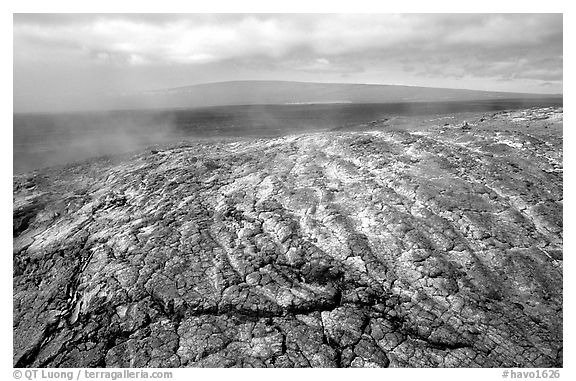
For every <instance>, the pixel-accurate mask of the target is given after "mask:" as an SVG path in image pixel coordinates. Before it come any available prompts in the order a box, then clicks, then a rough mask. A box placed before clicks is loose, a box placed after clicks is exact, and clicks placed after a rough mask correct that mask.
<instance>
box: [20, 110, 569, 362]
mask: <svg viewBox="0 0 576 381" xmlns="http://www.w3.org/2000/svg"><path fill="white" fill-rule="evenodd" d="M542 115H545V116H546V118H545V119H546V120H545V122H546V123H547V124H546V126H552V125H553V123H559V124H560V127H559V128H557V129H556V130H555V131H560V134H558V133H556V134H555V133H554V129H553V128H550V129H546V130H545V131H546V133H543V132H542V131H544V129H543V128H540V127H542V126H543V124H538V123H540V122H541V120H542V119H544V118H543V116H542ZM511 118H512V119H511ZM513 118H516V119H518V118H522V128H519V126H518V128H515V127H514V126H515V124H514V123H515V119H513ZM475 120H476V119H475ZM526 122H528V123H533V124H531V127H530V129H528V130H527V129H525V128H524V127H523V126H524V125H525V123H526ZM542 123H543V122H542ZM561 123H562V119H561V110H560V112H558V110H554V109H551V110H544V111H542V110H540V111H539V110H530V111H529V112H527V113H525V114H521V113H520V114H518V113H516V114H509V113H508V114H495V115H494V116H492V117H490V118H489V119H487V120H485V121H484V122H483V123H482V124H481V125H477V126H475V127H474V128H473V129H469V130H466V131H465V132H463V131H462V129H460V128H452V129H450V128H448V129H447V128H443V127H437V128H436V127H430V128H428V129H423V130H420V131H411V132H408V131H401V130H395V131H386V130H375V131H363V132H334V133H323V134H308V135H298V136H288V137H281V138H275V139H257V140H251V141H248V140H242V141H237V142H233V141H232V142H230V141H229V142H222V143H205V144H194V143H188V144H184V145H176V146H171V147H163V148H162V150H160V149H154V150H151V151H149V152H145V153H142V154H140V155H137V156H134V157H132V158H126V159H125V160H116V161H114V162H112V161H109V160H108V159H100V160H96V161H93V162H92V163H90V164H82V165H76V166H74V165H73V166H69V167H66V168H54V169H50V170H47V171H44V172H43V173H42V176H41V177H40V176H38V175H34V174H24V175H20V176H16V177H14V224H13V226H14V229H13V233H14V247H13V251H14V258H13V263H14V281H13V282H14V283H13V285H14V286H13V287H14V288H13V297H14V315H13V325H14V358H13V363H14V366H16V367H231V366H236V367H388V366H390V367H437V366H440V367H477V366H479V367H561V366H562V365H563V359H562V347H563V343H562V295H563V293H562V274H563V270H562V263H563V262H562V259H563V255H562V210H563V206H562V202H563V192H562V180H563V175H562V136H561ZM539 126H540V127H539Z"/></svg>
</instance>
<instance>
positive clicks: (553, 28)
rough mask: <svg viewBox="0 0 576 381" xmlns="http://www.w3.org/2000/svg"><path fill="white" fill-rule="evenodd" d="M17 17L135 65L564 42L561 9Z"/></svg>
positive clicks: (44, 35)
mask: <svg viewBox="0 0 576 381" xmlns="http://www.w3.org/2000/svg"><path fill="white" fill-rule="evenodd" d="M14 22H15V26H14V34H15V40H18V39H29V40H32V41H35V42H36V43H39V44H40V43H53V44H54V43H56V44H57V43H60V44H62V45H66V46H68V47H70V48H75V49H81V50H85V51H89V52H90V51H107V52H110V54H120V55H127V56H134V57H140V58H142V60H141V61H138V60H136V62H133V63H134V64H138V63H143V62H150V63H152V62H164V63H175V64H191V63H192V64H193V63H206V62H215V61H222V60H227V59H237V58H246V57H267V58H282V57H286V56H290V55H293V54H295V53H298V52H300V53H302V52H307V53H308V54H309V55H316V56H318V57H319V58H320V57H323V58H324V59H329V57H330V56H342V55H351V54H355V53H359V52H362V53H364V54H367V55H370V54H374V53H383V52H390V53H396V52H398V51H404V54H406V52H412V51H420V52H428V53H431V54H433V53H435V52H436V51H437V50H443V51H446V50H452V51H453V53H455V51H454V50H455V49H461V48H464V49H465V50H473V49H481V50H487V51H491V50H502V49H508V48H513V49H518V48H523V49H526V50H533V49H545V50H546V51H549V50H551V49H552V50H555V51H556V53H559V52H561V46H562V16H561V15H555V14H541V15H514V14H511V15H491V14H486V15H484V14H477V15H474V14H472V15H458V14H450V15H434V14H428V15H417V14H416V15H412V14H410V15H392V14H381V15H373V14H345V15H335V14H329V15H93V16H90V15H21V16H17V17H15V21H14ZM326 57H328V58H326ZM127 63H128V64H129V63H130V62H127Z"/></svg>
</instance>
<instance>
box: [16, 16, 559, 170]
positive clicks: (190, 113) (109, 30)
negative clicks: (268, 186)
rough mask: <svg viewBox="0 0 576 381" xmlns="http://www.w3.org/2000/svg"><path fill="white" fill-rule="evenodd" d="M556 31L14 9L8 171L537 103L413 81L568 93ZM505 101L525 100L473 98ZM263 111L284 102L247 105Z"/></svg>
mask: <svg viewBox="0 0 576 381" xmlns="http://www.w3.org/2000/svg"><path fill="white" fill-rule="evenodd" d="M562 23H563V18H562V15H561V14H15V15H14V18H13V32H14V33H13V39H14V41H13V42H14V45H13V46H14V50H13V101H14V109H13V111H14V122H13V160H14V162H13V171H14V173H20V172H25V171H30V170H33V169H37V168H41V167H46V166H53V165H58V164H67V163H72V162H76V161H79V160H84V159H87V158H91V157H95V156H100V155H108V154H116V153H121V152H129V151H135V150H139V149H142V148H143V147H146V146H149V145H152V144H158V143H166V142H171V141H175V140H181V139H189V138H190V139H199V138H214V137H229V136H235V137H239V136H275V135H280V134H283V133H290V132H302V131H309V130H317V131H318V130H329V129H338V128H342V127H346V126H349V125H351V124H354V123H365V122H368V121H371V120H375V119H382V118H391V117H394V116H397V115H404V116H413V115H421V114H422V113H435V112H441V111H449V112H456V111H472V110H495V109H501V108H502V107H504V106H503V105H507V106H506V107H519V106H520V105H523V104H530V105H534V104H538V103H534V99H536V98H534V97H532V100H531V101H530V102H528V103H524V101H526V100H527V99H528V98H531V97H530V96H528V95H526V94H524V95H523V94H512V95H511V94H503V93H500V94H497V93H480V92H478V91H476V92H470V91H462V90H457V91H455V90H438V89H424V88H417V87H414V86H424V87H440V88H452V89H472V90H485V91H486V90H487V91H500V92H514V93H533V94H562V83H563V72H562V60H563V56H562V54H563V53H562V39H563V35H562ZM254 80H257V81H258V82H254ZM225 81H233V82H226V83H222V82H225ZM238 81H242V82H238ZM278 81H283V82H278ZM288 81H300V83H295V82H288ZM214 82H218V83H217V84H210V85H198V84H203V83H214ZM303 82H314V84H310V83H303ZM319 83H332V84H330V85H328V84H319ZM346 83H348V84H363V85H355V86H344V85H342V84H346ZM366 84H387V85H408V86H409V87H394V86H387V87H385V86H378V87H374V86H367V85H366ZM538 97H540V96H538ZM504 98H509V99H510V98H520V102H516V103H514V104H511V103H499V104H492V103H486V104H482V103H481V104H477V103H476V101H477V100H490V99H504ZM463 100H466V101H467V102H468V103H459V104H458V105H451V106H447V105H438V104H435V105H428V106H427V105H419V106H418V105H414V102H436V101H444V102H453V101H463ZM548 101H549V100H544V103H547V102H548ZM382 102H387V103H389V105H376V103H382ZM270 103H278V104H281V105H282V104H290V105H284V106H269V107H253V105H254V104H260V105H262V104H270ZM359 103H374V105H370V106H362V105H356V104H359ZM393 103H395V104H393ZM561 103H562V99H561V95H560V97H556V99H555V100H554V101H553V104H561ZM237 104H243V105H246V104H247V105H250V106H246V107H231V106H230V105H237ZM305 104H308V105H305ZM322 104H324V105H322ZM222 105H228V107H227V108H222V107H217V108H214V109H210V110H208V109H206V110H187V109H190V108H196V107H200V106H222ZM151 108H155V109H162V108H166V109H171V111H162V110H157V111H154V112H152V111H150V110H149V109H151ZM110 110H132V111H110ZM135 110H139V111H135Z"/></svg>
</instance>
